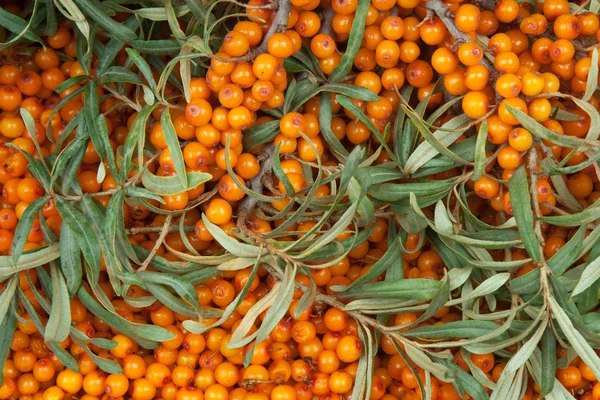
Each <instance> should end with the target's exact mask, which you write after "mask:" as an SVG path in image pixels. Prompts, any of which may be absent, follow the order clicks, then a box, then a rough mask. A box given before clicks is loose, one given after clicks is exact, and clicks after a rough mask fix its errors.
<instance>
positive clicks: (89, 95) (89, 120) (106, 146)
mask: <svg viewBox="0 0 600 400" xmlns="http://www.w3.org/2000/svg"><path fill="white" fill-rule="evenodd" d="M96 89H97V86H96V82H94V81H92V80H90V81H89V83H88V84H87V85H85V107H84V108H83V112H84V120H85V126H86V128H87V131H88V133H89V135H90V139H92V143H93V145H94V148H95V149H96V151H97V152H98V156H100V159H101V160H103V161H104V160H105V159H107V160H108V166H109V167H110V170H111V171H117V164H116V163H115V156H114V153H113V150H112V147H111V145H110V141H109V138H108V127H107V126H106V120H105V118H104V115H102V114H101V113H100V109H99V99H98V91H97V90H96ZM114 178H115V180H116V181H117V183H122V182H123V181H122V179H121V177H120V175H119V174H115V177H114Z"/></svg>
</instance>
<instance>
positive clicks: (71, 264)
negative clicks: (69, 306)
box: [59, 220, 83, 299]
mask: <svg viewBox="0 0 600 400" xmlns="http://www.w3.org/2000/svg"><path fill="white" fill-rule="evenodd" d="M59 243H60V268H61V271H62V273H63V275H64V276H65V279H66V281H67V292H68V293H69V298H71V299H72V298H73V297H75V294H77V290H79V286H81V274H82V270H83V269H82V267H81V250H80V248H79V245H78V244H77V239H76V237H75V233H74V232H73V231H72V230H71V228H70V227H69V224H67V223H66V222H65V221H64V220H63V222H62V224H61V229H60V242H59Z"/></svg>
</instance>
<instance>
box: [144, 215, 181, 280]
mask: <svg viewBox="0 0 600 400" xmlns="http://www.w3.org/2000/svg"><path fill="white" fill-rule="evenodd" d="M172 219H173V216H172V215H167V218H166V219H165V224H164V225H163V226H161V227H160V228H161V232H160V235H159V236H158V239H157V240H156V243H154V247H152V250H151V251H150V253H149V254H148V256H147V257H146V259H145V260H144V262H143V263H142V265H140V267H139V268H138V269H137V270H138V271H145V270H146V268H148V265H150V262H151V261H152V259H153V258H154V255H155V254H156V252H157V251H158V249H159V248H160V245H161V244H162V243H163V241H164V240H165V237H167V234H168V233H169V228H170V225H171V220H172Z"/></svg>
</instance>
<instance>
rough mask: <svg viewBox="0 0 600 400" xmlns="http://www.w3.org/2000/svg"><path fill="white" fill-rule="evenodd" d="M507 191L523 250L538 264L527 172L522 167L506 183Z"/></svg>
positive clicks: (537, 245)
mask: <svg viewBox="0 0 600 400" xmlns="http://www.w3.org/2000/svg"><path fill="white" fill-rule="evenodd" d="M508 190H509V191H510V200H511V204H514V206H513V213H514V216H515V219H516V221H517V227H518V229H519V233H521V239H522V240H523V245H524V246H525V250H527V253H528V254H529V256H530V257H531V258H532V259H533V260H534V261H535V262H540V260H541V257H542V256H541V252H540V244H539V243H538V241H537V238H536V236H535V231H534V230H533V212H532V210H531V197H530V196H529V186H528V184H527V170H526V169H525V166H524V165H521V166H520V167H519V168H517V169H516V170H515V172H514V173H513V175H512V177H511V178H510V181H509V182H508Z"/></svg>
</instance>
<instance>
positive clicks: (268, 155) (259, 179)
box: [237, 144, 275, 234]
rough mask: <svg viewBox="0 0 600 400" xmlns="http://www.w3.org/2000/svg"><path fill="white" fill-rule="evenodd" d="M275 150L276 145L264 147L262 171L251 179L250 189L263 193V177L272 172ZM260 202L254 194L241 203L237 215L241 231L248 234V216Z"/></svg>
mask: <svg viewBox="0 0 600 400" xmlns="http://www.w3.org/2000/svg"><path fill="white" fill-rule="evenodd" d="M274 152H275V147H274V146H273V145H272V144H271V145H269V146H267V147H265V148H264V150H263V152H262V153H261V154H260V156H259V160H260V159H262V165H261V166H260V171H259V172H258V175H256V176H255V177H254V178H252V180H251V181H250V190H252V191H253V192H255V193H258V194H263V191H264V183H263V178H264V177H265V176H266V175H268V174H270V173H271V169H272V165H273V161H272V157H273V153H274ZM257 204H258V199H257V198H256V197H253V196H246V198H245V199H244V200H243V201H242V203H241V204H240V207H239V209H238V217H237V227H238V229H239V230H240V231H242V232H243V233H244V234H246V233H247V232H246V231H247V230H248V227H247V226H246V223H247V222H248V218H250V214H252V211H254V208H255V207H256V205H257Z"/></svg>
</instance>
